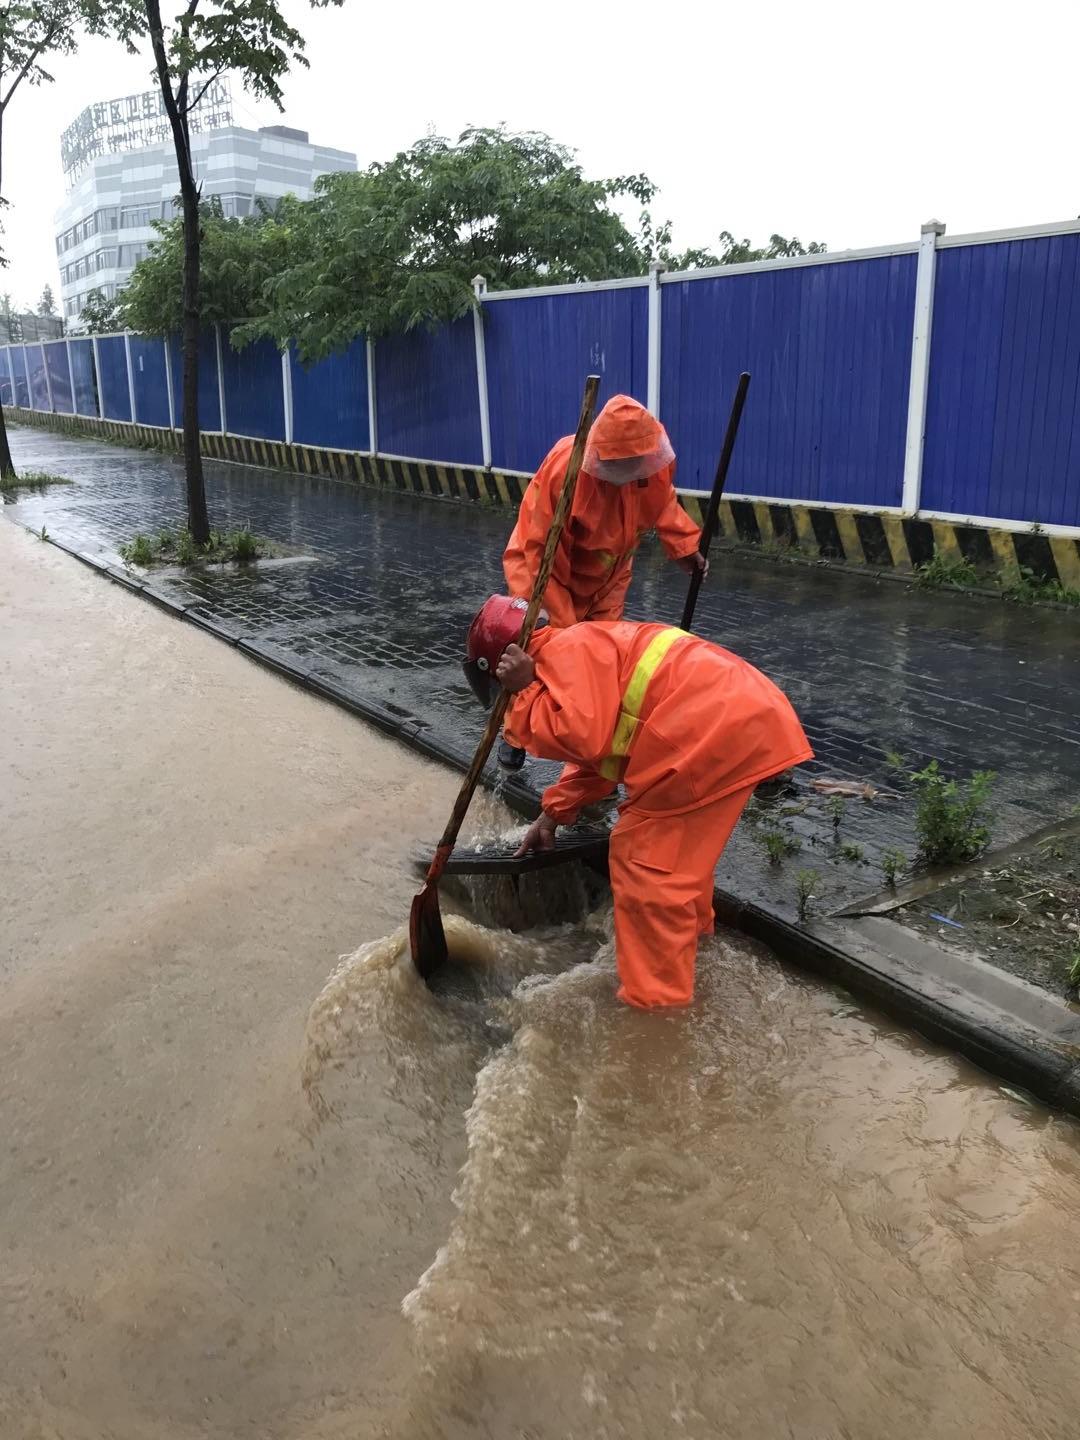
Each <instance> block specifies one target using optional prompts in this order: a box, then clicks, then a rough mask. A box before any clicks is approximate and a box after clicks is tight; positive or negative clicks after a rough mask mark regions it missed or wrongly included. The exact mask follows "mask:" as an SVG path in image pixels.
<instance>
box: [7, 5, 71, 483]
mask: <svg viewBox="0 0 1080 1440" xmlns="http://www.w3.org/2000/svg"><path fill="white" fill-rule="evenodd" d="M78 13H79V11H78V7H77V5H76V4H74V3H73V0H29V3H26V0H4V3H2V4H0V215H2V213H3V211H4V210H5V209H6V208H7V201H6V200H5V199H4V186H3V155H4V148H3V147H4V121H5V120H6V119H7V112H8V107H9V106H10V105H11V102H12V100H13V98H14V97H15V94H16V92H17V91H18V90H19V88H20V87H21V86H23V85H43V84H45V83H46V82H48V81H51V80H52V76H51V75H50V73H49V72H48V70H46V68H45V60H46V58H47V57H48V56H49V55H51V54H52V55H56V54H64V53H66V52H68V51H70V50H72V49H74V46H75V33H74V31H75V22H76V19H77V17H78ZM2 233H3V231H2V227H0V235H2ZM7 263H8V262H7V258H6V256H5V255H4V252H3V248H2V247H0V268H2V267H4V266H6V265H7ZM8 338H9V339H11V338H13V337H12V336H11V334H10V331H9V335H8ZM14 468H15V467H14V465H13V464H12V459H11V448H10V446H9V445H8V438H7V429H6V427H5V425H4V417H3V414H2V413H0V476H3V475H10V474H11V472H12V471H13V470H14Z"/></svg>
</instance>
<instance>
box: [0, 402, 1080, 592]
mask: <svg viewBox="0 0 1080 1440" xmlns="http://www.w3.org/2000/svg"><path fill="white" fill-rule="evenodd" d="M4 415H5V417H6V418H7V419H8V420H10V422H11V423H12V424H15V425H34V426H38V427H39V428H41V429H46V430H58V431H62V432H65V433H68V434H76V435H87V436H91V437H94V438H97V439H101V440H109V441H112V442H113V443H115V444H120V445H132V446H135V447H137V448H140V449H154V450H161V451H163V452H166V453H172V454H178V453H179V452H180V450H181V448H182V440H181V434H180V432H179V431H178V430H169V429H162V428H160V427H158V426H153V425H139V424H134V425H133V424H130V423H129V422H127V421H120V420H97V419H94V418H92V417H89V416H83V415H56V414H51V413H48V412H42V411H39V410H27V409H22V408H18V407H14V406H7V407H5V409H4ZM202 453H203V454H204V455H205V456H206V457H207V458H209V459H212V460H224V461H229V462H232V463H234V464H241V465H255V466H262V467H266V468H269V469H277V470H285V471H289V472H292V473H294V474H298V475H311V476H321V477H326V478H328V479H333V480H343V481H347V482H351V483H353V484H360V485H374V486H379V487H381V488H384V489H387V488H388V489H394V490H402V491H405V492H407V493H409V494H415V495H425V496H428V497H432V498H435V499H439V500H457V501H466V502H469V503H471V504H480V505H503V506H513V507H516V506H517V505H519V504H520V502H521V497H522V495H523V494H524V491H525V487H526V485H527V484H528V481H527V479H525V478H524V477H522V476H521V475H517V474H511V473H509V472H506V471H500V470H486V469H483V468H482V467H478V466H467V465H443V464H438V463H436V462H435V461H421V460H394V459H390V458H388V457H386V456H384V455H368V454H364V453H362V452H358V451H354V450H328V449H324V448H322V447H319V446H313V445H293V444H287V443H286V442H284V441H281V440H259V439H254V438H251V437H249V436H244V435H222V434H219V433H217V432H214V431H209V432H204V433H203V436H202ZM680 498H681V500H682V503H683V505H684V506H685V507H686V509H687V511H688V512H689V514H690V515H691V516H692V517H693V519H695V520H697V521H698V522H699V523H700V521H701V516H702V505H701V501H700V499H699V497H697V496H695V495H682V496H681V497H680ZM720 538H721V540H722V541H723V542H726V543H727V544H729V545H738V546H748V547H757V548H760V549H764V550H767V551H768V552H770V553H773V554H789V555H791V556H799V557H802V558H804V559H808V560H816V561H819V562H820V561H827V562H830V563H835V564H842V565H844V566H847V567H850V568H851V569H870V570H874V571H879V572H886V573H888V572H893V573H895V574H896V575H897V576H910V575H911V574H913V572H914V571H915V569H916V568H917V567H918V566H919V565H923V564H925V563H927V562H928V561H930V560H932V559H933V558H934V556H935V555H940V556H942V557H943V558H944V559H946V560H956V561H959V560H967V561H969V562H971V564H973V565H974V566H975V567H976V568H977V569H978V570H979V571H980V573H982V574H986V575H996V576H997V577H998V578H999V579H1001V580H1003V581H1006V582H1008V581H1009V580H1010V579H1015V578H1016V577H1017V576H1018V575H1020V574H1021V573H1022V572H1023V571H1030V572H1031V573H1032V574H1033V575H1035V576H1038V577H1039V578H1040V579H1043V580H1048V581H1058V582H1059V583H1060V584H1061V585H1062V586H1064V587H1065V588H1066V589H1068V590H1075V591H1078V592H1080V541H1078V540H1075V539H1073V538H1071V537H1068V536H1051V535H1045V534H1043V533H1042V532H1041V531H1039V530H1038V529H1037V528H1036V527H1032V526H1017V527H1016V528H1015V529H1006V528H1002V527H998V526H993V527H991V526H987V525H978V524H971V525H961V524H956V523H953V522H952V521H945V520H923V519H919V518H918V517H915V518H911V519H908V518H904V517H902V516H899V515H895V514H888V513H878V514H875V513H873V512H868V511H861V510H860V511H855V510H840V509H833V508H825V507H821V506H814V505H805V504H794V503H783V504H774V503H772V502H769V501H764V500H730V501H729V500H725V501H723V502H722V504H721V506H720Z"/></svg>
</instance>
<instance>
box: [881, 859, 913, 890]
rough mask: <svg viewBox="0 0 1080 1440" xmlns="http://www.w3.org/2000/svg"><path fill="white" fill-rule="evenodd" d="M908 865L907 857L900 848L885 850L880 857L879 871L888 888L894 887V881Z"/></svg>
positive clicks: (892, 888) (893, 888)
mask: <svg viewBox="0 0 1080 1440" xmlns="http://www.w3.org/2000/svg"><path fill="white" fill-rule="evenodd" d="M907 866H908V858H907V856H906V855H905V854H904V852H903V851H902V850H886V851H885V853H884V854H883V855H882V857H881V873H882V874H883V875H884V876H885V884H886V885H887V886H888V887H889V889H890V890H895V889H896V881H897V879H898V877H899V876H901V875H902V874H903V873H904V871H905V870H906V869H907Z"/></svg>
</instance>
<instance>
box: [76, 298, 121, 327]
mask: <svg viewBox="0 0 1080 1440" xmlns="http://www.w3.org/2000/svg"><path fill="white" fill-rule="evenodd" d="M123 328H124V317H123V309H122V306H121V302H120V301H119V300H108V299H106V297H105V295H104V294H103V293H102V292H101V291H100V290H91V291H90V293H89V295H87V297H86V299H85V300H84V301H83V308H82V310H81V312H80V314H79V321H78V324H77V325H75V326H73V328H72V333H78V334H83V335H111V334H112V332H113V331H114V330H122V329H123Z"/></svg>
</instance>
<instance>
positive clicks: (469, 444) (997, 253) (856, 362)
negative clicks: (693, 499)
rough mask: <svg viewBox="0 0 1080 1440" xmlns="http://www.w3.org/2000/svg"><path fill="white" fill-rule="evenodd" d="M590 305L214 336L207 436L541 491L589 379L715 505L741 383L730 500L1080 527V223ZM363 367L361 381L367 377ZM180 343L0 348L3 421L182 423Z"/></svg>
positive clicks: (718, 279)
mask: <svg viewBox="0 0 1080 1440" xmlns="http://www.w3.org/2000/svg"><path fill="white" fill-rule="evenodd" d="M940 230H941V227H925V228H924V231H923V234H922V237H921V239H920V240H918V241H913V242H911V243H908V244H904V245H898V246H892V247H886V248H882V249H880V250H873V251H852V252H847V253H841V254H834V255H826V256H813V257H802V258H799V259H795V260H785V261H767V262H762V263H759V264H753V265H740V266H729V267H722V268H719V269H714V270H703V271H695V272H685V273H682V274H664V273H661V272H659V271H657V272H654V273H653V274H652V275H650V276H649V277H645V278H642V279H640V280H629V281H627V280H620V281H609V282H601V283H596V284H589V285H581V286H555V287H550V288H547V289H544V288H541V289H532V290H520V291H509V292H482V293H481V294H480V296H479V306H478V317H479V318H477V317H474V316H471V315H470V316H466V317H465V318H463V319H461V320H459V321H456V322H455V323H454V324H452V325H449V326H446V327H444V328H442V329H440V330H438V331H436V332H434V333H430V332H427V331H424V330H418V331H414V332H412V333H410V334H408V335H403V336H396V337H392V338H390V339H385V340H380V341H379V342H378V343H377V344H374V345H368V344H366V343H365V342H364V341H363V340H362V339H361V340H357V341H355V342H354V343H353V344H352V345H351V346H350V347H349V348H348V349H347V350H346V351H344V352H343V353H340V354H337V355H334V356H331V357H330V358H329V359H326V360H323V361H320V362H318V363H317V364H314V365H311V366H304V365H302V364H301V363H300V361H299V359H298V357H297V355H296V353H295V351H294V350H290V351H289V352H287V354H286V355H285V356H282V355H281V354H280V353H279V352H278V351H277V349H276V348H275V347H274V346H273V345H271V344H270V343H268V342H260V343H257V344H255V345H252V346H250V347H248V348H247V349H245V350H242V351H239V352H237V351H234V350H233V349H232V348H231V346H230V345H229V343H228V339H227V336H224V335H218V334H213V333H211V334H208V335H206V336H205V337H204V341H203V347H202V356H201V371H200V393H199V413H200V423H201V426H202V428H203V429H204V430H208V431H226V432H227V433H231V434H235V435H246V436H251V437H256V438H262V439H269V440H284V441H291V442H293V443H296V444H306V445H316V446H324V447H328V448H333V449H341V450H355V451H361V452H368V453H377V454H381V455H386V456H392V457H400V458H406V459H418V460H425V461H433V462H441V463H446V464H455V465H469V466H481V465H489V466H491V467H493V468H494V469H497V470H507V471H514V472H519V473H526V474H528V473H531V472H532V471H533V470H534V469H535V468H536V466H537V464H538V463H539V461H540V460H541V459H542V457H543V456H544V454H545V453H546V451H547V450H548V448H549V447H550V445H551V444H552V443H553V442H554V440H555V439H557V438H558V437H559V436H560V435H562V434H565V433H566V432H568V431H569V430H571V429H572V428H573V425H574V423H575V421H576V418H577V411H578V406H579V403H580V393H581V384H582V379H583V377H584V376H585V375H586V374H587V373H589V372H595V373H598V374H599V375H600V376H601V377H602V392H601V398H605V397H606V396H608V395H612V394H615V393H617V392H620V391H622V392H625V393H628V394H631V395H634V396H636V397H637V398H638V399H639V400H641V401H642V402H643V403H646V404H650V405H651V406H652V407H653V408H654V409H655V410H656V411H657V412H658V413H659V415H660V417H661V419H662V420H663V421H664V424H665V425H666V426H667V429H668V431H669V433H670V435H671V439H672V443H673V444H674V446H675V450H676V453H677V455H678V472H677V484H678V486H679V488H680V489H682V490H686V491H706V490H708V489H709V487H710V485H711V482H712V475H713V469H714V466H715V463H716V456H717V452H718V450H719V446H720V442H721V439H722V436H723V430H724V424H725V421H726V417H727V410H728V406H729V403H730V400H731V396H732V394H733V392H734V389H735V384H736V381H737V378H738V375H739V372H740V371H742V370H749V371H750V372H751V374H752V376H753V381H752V386H751V391H750V399H749V403H748V405H747V409H746V414H745V418H744V422H743V429H742V432H741V434H740V438H739V444H738V447H737V450H736V454H735V460H734V463H733V466H732V471H731V475H730V478H729V482H728V492H729V494H730V495H731V496H732V498H749V499H762V500H775V501H795V502H800V503H804V504H811V505H824V506H836V507H844V508H855V509H858V508H860V507H862V508H866V509H868V510H893V511H897V512H900V513H907V514H920V515H924V516H928V517H931V518H933V517H934V516H940V517H941V518H944V519H952V520H965V519H971V520H975V521H982V522H983V523H991V524H992V523H995V522H1000V523H1008V524H1010V525H1014V526H1017V525H1027V524H1038V525H1041V526H1044V527H1048V528H1052V529H1054V530H1060V531H1062V532H1064V533H1073V532H1075V533H1077V534H1080V222H1077V223H1069V224H1063V225H1051V226H1046V227H1042V228H1041V229H1039V230H1037V231H1030V230H1029V231H1016V232H998V233H996V234H993V235H976V236H964V237H947V236H945V235H944V234H942V233H939V232H940ZM369 372H370V373H369ZM180 375H181V358H180V350H179V345H178V343H177V342H176V341H175V340H170V341H168V342H163V341H162V340H160V339H149V338H146V337H143V336H138V335H111V336H100V337H96V338H93V339H89V338H78V339H70V340H60V341H51V342H49V341H46V342H44V343H34V344H26V345H12V346H7V347H4V348H3V349H2V350H0V398H2V400H3V403H4V404H5V405H10V404H14V405H19V406H29V407H31V408H33V409H36V410H44V411H50V410H51V411H54V412H56V413H59V414H71V413H76V414H79V415H86V416H96V417H102V418H106V419H110V420H117V421H130V422H135V423H138V424H142V425H156V426H170V425H177V424H179V420H180V388H181V386H180Z"/></svg>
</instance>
